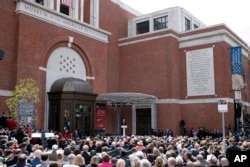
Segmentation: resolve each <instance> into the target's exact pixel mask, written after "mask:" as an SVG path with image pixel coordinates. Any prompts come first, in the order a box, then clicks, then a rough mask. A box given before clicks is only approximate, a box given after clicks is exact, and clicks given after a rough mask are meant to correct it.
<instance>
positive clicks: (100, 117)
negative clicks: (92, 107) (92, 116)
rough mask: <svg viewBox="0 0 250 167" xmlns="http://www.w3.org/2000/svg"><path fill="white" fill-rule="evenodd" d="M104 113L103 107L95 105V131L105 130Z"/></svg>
mask: <svg viewBox="0 0 250 167" xmlns="http://www.w3.org/2000/svg"><path fill="white" fill-rule="evenodd" d="M105 112H106V108H105V106H104V105H96V130H105Z"/></svg>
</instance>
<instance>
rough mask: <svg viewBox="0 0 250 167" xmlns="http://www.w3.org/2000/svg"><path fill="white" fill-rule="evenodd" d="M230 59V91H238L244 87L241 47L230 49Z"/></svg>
mask: <svg viewBox="0 0 250 167" xmlns="http://www.w3.org/2000/svg"><path fill="white" fill-rule="evenodd" d="M230 57H231V71H232V89H233V90H239V89H242V88H243V87H244V81H243V65H242V47H241V46H236V47H231V48H230Z"/></svg>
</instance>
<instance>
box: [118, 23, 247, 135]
mask: <svg viewBox="0 0 250 167" xmlns="http://www.w3.org/2000/svg"><path fill="white" fill-rule="evenodd" d="M224 30H225V31H230V30H228V28H227V27H226V26H220V25H219V26H218V27H217V26H215V27H209V28H203V29H198V30H196V31H195V30H193V31H191V32H185V33H180V34H176V33H174V32H172V31H169V30H162V31H159V32H155V33H149V34H144V35H138V36H135V37H130V38H124V39H122V40H120V41H119V46H120V51H121V54H120V91H121V92H126V91H131V90H132V91H133V92H141V93H147V94H151V95H154V96H156V97H158V102H156V103H158V104H157V112H158V113H157V128H158V129H163V130H166V129H172V130H174V133H175V134H176V133H177V134H179V133H180V128H179V123H180V121H181V120H184V121H185V122H186V125H187V128H199V127H205V128H207V129H209V130H213V129H219V130H221V128H222V125H221V113H219V112H218V104H217V99H218V98H224V97H226V98H229V99H230V102H229V111H228V113H226V114H225V122H226V126H228V125H230V126H231V127H234V108H233V99H234V98H235V92H234V91H233V90H232V74H231V62H230V61H231V60H230V47H232V46H238V45H242V44H243V64H245V65H244V68H245V71H247V72H246V74H247V73H248V69H249V67H247V66H246V64H247V62H248V59H247V54H245V52H244V50H245V49H246V47H245V44H244V43H240V42H239V41H237V39H238V38H237V36H235V37H232V36H230V35H228V34H224V33H223V34H221V33H216V31H224ZM211 33H214V35H213V36H211V35H209V34H211ZM200 36H203V38H202V39H201V40H200ZM232 41H234V42H235V41H237V42H235V43H233V42H232ZM241 42H242V41H241ZM206 48H212V50H213V59H214V60H213V63H214V80H215V81H214V85H215V94H213V95H202V96H190V97H189V96H188V95H187V75H186V74H187V71H186V52H188V51H195V50H199V49H206ZM247 94H248V93H247ZM247 97H248V95H247ZM172 99H176V101H173V100H172ZM244 99H245V100H246V101H248V100H247V99H248V98H244Z"/></svg>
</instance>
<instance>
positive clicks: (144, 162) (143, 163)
mask: <svg viewBox="0 0 250 167" xmlns="http://www.w3.org/2000/svg"><path fill="white" fill-rule="evenodd" d="M140 164H141V166H140V167H151V164H150V162H149V161H148V160H147V159H142V160H141V161H140Z"/></svg>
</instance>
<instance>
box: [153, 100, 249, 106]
mask: <svg viewBox="0 0 250 167" xmlns="http://www.w3.org/2000/svg"><path fill="white" fill-rule="evenodd" d="M219 99H220V98H207V99H186V100H181V99H158V100H157V101H156V103H157V104H206V103H218V100H219ZM227 99H228V103H234V99H232V98H227ZM242 104H243V105H244V106H247V107H249V106H250V103H249V102H245V101H242Z"/></svg>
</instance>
